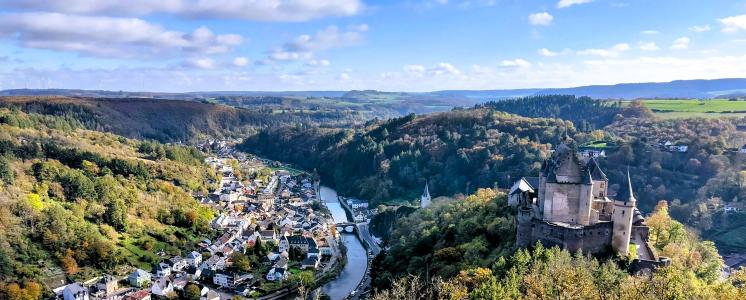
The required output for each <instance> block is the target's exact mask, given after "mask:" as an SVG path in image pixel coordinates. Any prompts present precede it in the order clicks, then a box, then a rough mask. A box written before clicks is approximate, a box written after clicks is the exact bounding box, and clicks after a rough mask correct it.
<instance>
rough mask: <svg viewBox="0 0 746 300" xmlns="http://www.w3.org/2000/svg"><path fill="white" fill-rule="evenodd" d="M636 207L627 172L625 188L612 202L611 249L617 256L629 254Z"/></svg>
mask: <svg viewBox="0 0 746 300" xmlns="http://www.w3.org/2000/svg"><path fill="white" fill-rule="evenodd" d="M636 206H637V199H635V196H634V194H633V192H632V180H631V179H630V175H629V170H627V186H625V187H623V188H622V191H621V193H620V197H619V200H616V201H614V210H613V212H612V215H611V220H612V221H613V222H614V229H613V232H612V238H611V247H612V248H614V251H615V252H616V253H617V254H618V255H628V254H629V241H630V237H631V236H632V218H633V217H634V210H635V207H636Z"/></svg>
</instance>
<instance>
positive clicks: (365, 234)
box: [357, 223, 381, 255]
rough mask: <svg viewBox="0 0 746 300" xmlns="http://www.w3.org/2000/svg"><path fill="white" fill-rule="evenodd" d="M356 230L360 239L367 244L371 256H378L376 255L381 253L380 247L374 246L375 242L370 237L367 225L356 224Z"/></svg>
mask: <svg viewBox="0 0 746 300" xmlns="http://www.w3.org/2000/svg"><path fill="white" fill-rule="evenodd" d="M357 230H358V232H359V233H360V238H362V239H363V240H364V241H365V243H366V244H368V247H369V250H370V252H371V253H373V255H378V253H380V252H381V247H380V246H378V244H376V241H375V240H374V239H373V237H372V236H371V234H370V231H369V230H368V224H367V223H357Z"/></svg>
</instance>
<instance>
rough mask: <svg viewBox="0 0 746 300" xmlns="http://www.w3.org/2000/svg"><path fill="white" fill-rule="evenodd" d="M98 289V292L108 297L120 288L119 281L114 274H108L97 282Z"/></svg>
mask: <svg viewBox="0 0 746 300" xmlns="http://www.w3.org/2000/svg"><path fill="white" fill-rule="evenodd" d="M96 289H97V290H98V293H97V294H100V295H101V296H103V297H108V296H111V295H113V294H114V293H115V292H116V291H117V289H119V283H118V280H117V279H116V278H114V276H111V275H108V274H107V275H104V276H103V277H101V279H99V281H98V282H97V283H96Z"/></svg>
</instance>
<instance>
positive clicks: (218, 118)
mask: <svg viewBox="0 0 746 300" xmlns="http://www.w3.org/2000/svg"><path fill="white" fill-rule="evenodd" d="M0 107H6V108H10V109H20V110H21V111H23V112H26V113H35V114H42V115H48V116H58V117H61V118H62V119H64V120H67V121H72V122H76V123H79V124H82V125H83V126H84V127H85V128H86V129H90V130H97V131H105V132H112V133H115V134H118V135H123V136H126V137H129V138H137V139H153V140H158V141H161V142H184V143H190V142H196V141H200V140H204V139H206V138H238V137H243V136H246V135H248V134H251V133H253V132H255V131H256V130H257V129H259V128H265V127H275V126H280V125H288V124H302V125H309V124H325V125H326V126H332V125H334V126H348V125H350V124H352V123H355V122H362V121H360V120H361V119H362V118H363V117H362V116H358V115H356V114H355V113H352V112H349V111H312V110H302V109H300V110H298V109H275V108H272V107H263V106H262V107H255V108H252V109H244V108H235V107H231V106H227V105H221V104H214V103H207V102H196V101H185V100H156V99H141V98H121V99H120V98H84V97H56V96H49V97H0Z"/></svg>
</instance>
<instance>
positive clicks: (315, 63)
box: [306, 59, 331, 67]
mask: <svg viewBox="0 0 746 300" xmlns="http://www.w3.org/2000/svg"><path fill="white" fill-rule="evenodd" d="M330 64H331V63H330V62H329V61H328V60H326V59H319V60H316V59H312V60H309V61H308V63H306V65H308V66H311V67H328V66H329V65H330Z"/></svg>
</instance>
